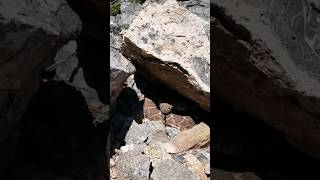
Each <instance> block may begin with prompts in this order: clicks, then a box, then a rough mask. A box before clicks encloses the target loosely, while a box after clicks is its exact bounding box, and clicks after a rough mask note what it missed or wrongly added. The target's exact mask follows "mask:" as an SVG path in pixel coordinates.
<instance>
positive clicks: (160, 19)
mask: <svg viewBox="0 0 320 180" xmlns="http://www.w3.org/2000/svg"><path fill="white" fill-rule="evenodd" d="M151 17H152V18H151ZM123 37H124V43H123V44H122V47H121V52H122V53H123V54H124V55H125V56H126V57H127V58H128V59H130V60H131V62H132V63H133V64H134V65H135V66H136V68H139V69H140V70H141V71H142V72H143V73H144V74H145V75H146V76H147V77H150V78H154V79H155V80H156V81H160V82H162V83H164V84H166V85H167V86H169V87H171V88H173V89H175V90H176V91H178V92H179V93H181V94H182V95H184V96H185V97H188V98H190V99H192V100H193V101H195V102H197V103H198V104H199V105H200V106H201V107H202V108H203V109H205V110H207V111H210V102H209V99H210V98H209V97H210V87H209V85H210V52H209V22H207V21H205V20H204V19H202V18H200V17H198V16H196V15H195V14H192V13H190V12H189V11H188V10H187V9H185V8H183V7H181V6H179V5H178V4H177V2H176V1H175V0H169V1H167V2H166V3H165V4H163V5H162V4H157V3H152V4H150V5H148V6H147V7H145V8H144V9H143V10H141V11H140V12H139V14H138V15H137V17H136V18H135V19H134V20H133V22H132V23H131V25H130V27H129V29H128V30H126V31H124V32H123Z"/></svg>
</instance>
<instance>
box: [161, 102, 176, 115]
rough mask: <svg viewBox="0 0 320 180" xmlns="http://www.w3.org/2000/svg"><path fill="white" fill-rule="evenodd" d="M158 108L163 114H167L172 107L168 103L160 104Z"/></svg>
mask: <svg viewBox="0 0 320 180" xmlns="http://www.w3.org/2000/svg"><path fill="white" fill-rule="evenodd" d="M159 107H160V111H161V112H162V113H163V114H169V113H170V111H171V110H172V108H173V106H172V105H171V104H169V103H160V105H159Z"/></svg>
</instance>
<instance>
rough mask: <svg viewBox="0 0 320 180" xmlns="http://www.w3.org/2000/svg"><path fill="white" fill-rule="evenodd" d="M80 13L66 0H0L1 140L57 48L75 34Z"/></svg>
mask: <svg viewBox="0 0 320 180" xmlns="http://www.w3.org/2000/svg"><path fill="white" fill-rule="evenodd" d="M80 29H81V22H80V19H79V17H78V16H77V15H76V14H75V13H74V12H73V11H72V10H71V8H70V7H69V5H68V4H67V3H66V2H65V1H64V0H54V1H40V0H36V1H33V2H29V1H16V0H4V1H1V3H0V31H1V38H0V56H1V60H0V87H1V89H0V143H2V141H3V140H4V139H5V138H6V136H7V134H8V132H10V131H11V129H12V127H13V126H14V125H15V124H16V123H17V122H18V121H19V119H20V117H21V115H22V114H23V112H24V111H25V109H26V107H27V105H28V103H29V100H30V98H31V96H32V95H33V94H34V93H35V91H36V90H37V88H38V86H39V83H40V82H41V77H40V74H41V72H43V70H44V68H46V67H47V66H49V65H50V64H51V63H52V62H53V58H54V56H55V54H56V52H57V50H58V49H59V48H60V47H61V46H62V45H63V44H64V43H65V42H67V41H68V40H70V39H72V38H75V37H76V35H77V34H78V33H79V31H80Z"/></svg>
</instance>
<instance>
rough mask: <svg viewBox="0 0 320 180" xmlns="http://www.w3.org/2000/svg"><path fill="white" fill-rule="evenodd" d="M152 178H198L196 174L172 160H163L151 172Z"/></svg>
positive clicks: (192, 179) (196, 179) (170, 179)
mask: <svg viewBox="0 0 320 180" xmlns="http://www.w3.org/2000/svg"><path fill="white" fill-rule="evenodd" d="M151 179H152V180H162V179H168V180H174V179H190V180H198V179H200V178H198V177H197V176H196V175H194V174H193V173H192V172H191V171H189V170H188V169H187V168H186V167H183V166H182V165H180V164H179V163H177V162H175V161H173V160H163V161H161V162H160V163H159V164H158V166H157V167H155V168H154V170H153V172H152V173H151Z"/></svg>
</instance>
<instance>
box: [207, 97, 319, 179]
mask: <svg viewBox="0 0 320 180" xmlns="http://www.w3.org/2000/svg"><path fill="white" fill-rule="evenodd" d="M212 110H213V112H212V115H213V120H214V122H213V123H214V126H213V130H212V137H213V138H212V139H213V150H214V151H213V153H212V154H213V161H212V165H211V168H212V169H211V170H212V171H213V172H211V176H212V178H218V179H219V178H220V179H231V180H232V179H236V178H235V177H234V176H236V174H237V173H241V174H242V178H244V179H255V180H256V179H259V178H260V179H262V180H277V179H279V180H287V179H288V180H289V179H290V180H291V179H309V178H311V177H312V178H313V179H319V178H320V175H319V173H318V172H319V170H320V168H319V167H317V164H320V160H319V159H316V158H313V157H311V156H308V155H306V154H304V153H302V152H299V151H298V150H297V149H295V148H294V147H292V146H291V145H290V144H289V143H288V142H287V140H286V139H285V136H284V134H282V133H281V132H279V131H276V130H274V128H272V127H269V126H268V125H266V124H264V123H261V122H260V121H259V120H258V119H256V118H254V117H252V116H249V115H247V114H246V113H243V112H240V111H238V110H236V109H234V108H232V106H231V105H229V104H225V103H224V102H223V100H221V99H219V98H218V97H215V101H214V103H213V108H212ZM215 172H216V173H215ZM245 173H249V174H245ZM250 173H251V174H255V175H256V177H255V178H253V177H250Z"/></svg>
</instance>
